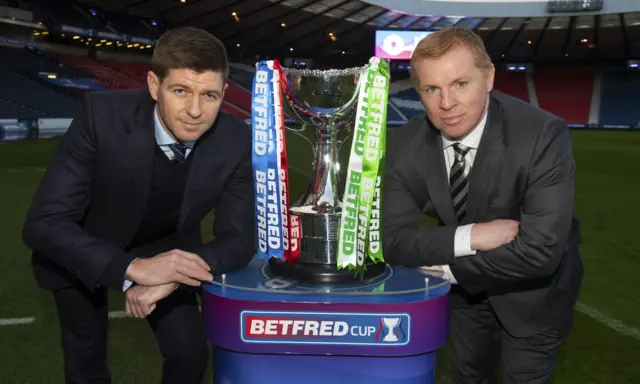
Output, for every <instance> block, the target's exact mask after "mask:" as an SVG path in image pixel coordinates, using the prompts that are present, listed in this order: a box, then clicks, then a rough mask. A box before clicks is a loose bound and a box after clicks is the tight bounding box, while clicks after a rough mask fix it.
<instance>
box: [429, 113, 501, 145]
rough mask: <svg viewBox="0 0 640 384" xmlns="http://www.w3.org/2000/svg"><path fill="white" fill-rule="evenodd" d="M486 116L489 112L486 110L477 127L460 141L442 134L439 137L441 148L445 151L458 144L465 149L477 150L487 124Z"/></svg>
mask: <svg viewBox="0 0 640 384" xmlns="http://www.w3.org/2000/svg"><path fill="white" fill-rule="evenodd" d="M488 114H489V110H488V109H487V111H486V112H485V113H484V115H483V116H482V119H481V120H480V122H479V123H478V125H476V126H475V128H473V129H472V130H471V132H469V134H468V135H467V136H465V137H464V138H463V139H462V140H454V139H452V138H449V137H447V136H446V135H444V134H441V135H440V136H441V137H442V148H443V149H447V148H448V147H450V146H452V145H453V144H455V143H460V144H462V145H464V146H466V147H469V148H473V149H478V147H479V146H480V139H481V138H482V132H483V131H484V127H485V125H486V124H487V115H488Z"/></svg>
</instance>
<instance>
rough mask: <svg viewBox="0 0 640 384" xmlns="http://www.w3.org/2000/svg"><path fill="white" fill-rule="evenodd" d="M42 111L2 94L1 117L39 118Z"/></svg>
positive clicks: (0, 103)
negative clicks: (6, 97) (4, 96)
mask: <svg viewBox="0 0 640 384" xmlns="http://www.w3.org/2000/svg"><path fill="white" fill-rule="evenodd" d="M40 117H42V111H39V110H37V109H35V108H31V107H26V106H24V105H22V104H20V103H17V102H15V101H11V100H8V99H5V98H3V97H1V96H0V119H38V118H40Z"/></svg>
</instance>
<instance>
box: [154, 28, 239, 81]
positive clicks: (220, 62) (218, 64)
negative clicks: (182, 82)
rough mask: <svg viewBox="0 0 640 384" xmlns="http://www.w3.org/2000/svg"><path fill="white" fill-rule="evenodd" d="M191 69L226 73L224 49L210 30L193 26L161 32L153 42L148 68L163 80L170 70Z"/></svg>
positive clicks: (200, 71)
mask: <svg viewBox="0 0 640 384" xmlns="http://www.w3.org/2000/svg"><path fill="white" fill-rule="evenodd" d="M182 68H185V69H191V70H193V71H196V72H198V73H202V72H205V71H214V72H220V73H222V75H223V76H224V79H225V80H226V79H227V77H228V76H229V61H228V59H227V49H226V48H225V46H224V44H222V42H221V41H220V40H218V38H216V37H215V36H213V35H212V34H211V33H209V32H207V31H205V30H202V29H198V28H193V27H179V28H175V29H172V30H169V31H167V32H165V33H164V34H163V35H162V36H161V37H160V39H158V41H157V43H156V47H155V50H154V52H153V56H152V58H151V70H152V71H153V73H155V74H156V76H158V78H159V79H160V81H162V80H164V78H165V77H166V76H167V74H168V72H169V70H170V69H182Z"/></svg>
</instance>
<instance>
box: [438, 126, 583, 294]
mask: <svg viewBox="0 0 640 384" xmlns="http://www.w3.org/2000/svg"><path fill="white" fill-rule="evenodd" d="M574 171H575V165H574V160H573V155H572V149H571V136H570V133H569V130H568V128H567V126H566V124H565V123H564V122H562V121H561V120H553V121H550V122H548V123H547V124H546V125H545V126H544V127H543V129H542V130H541V132H540V135H539V137H538V138H537V140H536V143H535V147H534V151H533V155H532V161H531V164H530V170H529V183H528V187H527V190H526V192H525V196H524V202H523V206H522V213H521V216H520V226H519V231H518V234H517V236H516V237H515V239H514V240H513V241H511V242H509V243H507V244H504V245H502V246H500V247H498V248H496V249H493V250H489V251H479V252H477V254H476V255H475V256H470V257H465V258H460V259H457V260H456V263H455V264H453V265H451V266H450V267H451V272H452V273H453V275H454V277H455V279H456V280H457V281H458V283H459V284H460V285H462V286H463V287H464V288H465V289H466V290H468V291H469V292H471V293H477V292H480V291H482V290H485V289H486V288H488V287H489V286H497V285H501V284H505V283H513V282H518V281H523V280H528V279H536V278H542V277H546V276H550V275H551V274H553V273H554V272H555V270H556V268H557V267H558V265H559V263H560V260H561V257H562V254H563V253H564V249H565V245H566V241H567V237H568V235H569V231H570V229H571V222H572V217H573V210H574ZM472 237H473V233H472ZM473 241H474V240H473V239H472V243H473Z"/></svg>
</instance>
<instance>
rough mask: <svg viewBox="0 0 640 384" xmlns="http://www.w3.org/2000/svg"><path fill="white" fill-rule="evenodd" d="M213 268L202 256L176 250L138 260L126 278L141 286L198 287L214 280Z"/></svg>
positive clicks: (131, 266)
mask: <svg viewBox="0 0 640 384" xmlns="http://www.w3.org/2000/svg"><path fill="white" fill-rule="evenodd" d="M210 271H211V268H210V267H209V264H207V263H206V262H205V261H204V260H202V258H200V256H198V255H196V254H193V253H189V252H185V251H181V250H179V249H174V250H173V251H169V252H165V253H161V254H159V255H157V256H154V257H151V258H148V259H138V260H136V261H134V262H132V263H131V264H130V265H129V268H127V272H126V274H125V278H126V279H127V280H131V281H135V282H136V283H137V284H139V285H146V286H155V285H162V284H167V283H181V284H186V285H191V286H194V287H197V286H199V285H200V282H201V281H211V280H213V275H211V273H210Z"/></svg>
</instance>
